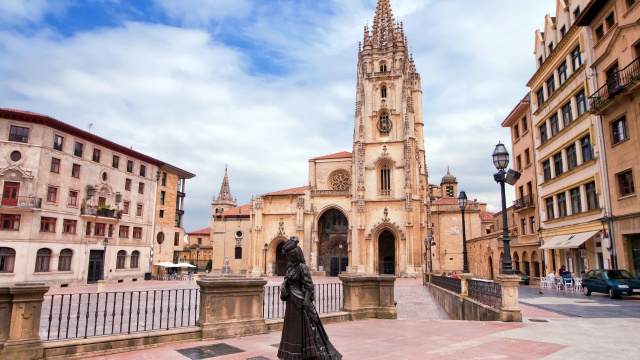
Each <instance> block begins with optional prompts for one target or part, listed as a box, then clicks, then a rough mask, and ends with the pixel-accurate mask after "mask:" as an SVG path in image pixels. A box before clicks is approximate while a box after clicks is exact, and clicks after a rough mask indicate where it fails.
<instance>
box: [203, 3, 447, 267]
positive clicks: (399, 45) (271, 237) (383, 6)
mask: <svg viewBox="0 0 640 360" xmlns="http://www.w3.org/2000/svg"><path fill="white" fill-rule="evenodd" d="M408 49H409V47H408V43H407V38H406V37H405V34H404V29H403V24H402V23H401V22H396V21H395V20H394V18H393V13H392V11H391V7H390V4H389V0H379V1H378V5H377V8H376V12H375V17H374V20H373V24H372V26H371V28H369V27H368V26H366V27H365V28H364V39H363V41H362V42H361V43H360V44H359V46H358V65H357V87H356V107H355V115H354V132H353V133H354V137H353V150H352V152H341V153H337V154H331V155H326V156H319V157H316V158H314V159H311V160H310V161H309V181H308V185H307V186H303V187H299V188H294V189H288V190H283V191H278V192H273V193H268V194H263V195H258V196H254V197H253V198H252V199H251V203H250V204H246V205H244V206H237V204H236V201H235V200H234V199H233V198H232V196H231V191H230V186H229V179H228V176H227V173H226V171H225V176H224V179H223V183H222V187H221V190H220V193H219V195H218V197H217V198H215V197H214V199H213V202H212V217H211V228H210V229H203V230H208V236H207V234H206V231H205V232H204V233H203V232H202V230H201V231H199V232H194V233H192V234H190V237H191V236H199V238H198V239H199V240H198V242H199V243H202V237H204V238H207V237H208V239H207V240H208V241H209V242H210V246H211V252H210V255H211V254H212V256H211V258H212V260H213V268H214V271H216V269H219V268H221V266H222V264H223V262H224V259H225V257H228V258H229V265H230V266H231V269H232V271H233V272H235V273H246V275H247V276H262V275H263V274H264V273H267V274H269V275H284V271H285V268H286V260H285V258H284V255H282V252H281V250H282V246H283V245H284V242H285V241H286V239H287V238H288V237H290V236H297V237H298V238H299V239H300V246H301V248H302V249H303V251H304V255H305V258H306V259H307V264H308V265H309V267H310V269H311V270H312V271H313V274H314V275H316V276H318V275H326V276H337V275H338V274H339V273H341V272H348V273H353V274H394V275H396V276H403V277H413V276H416V275H417V274H419V273H421V272H422V271H424V264H425V260H424V256H425V254H424V239H425V238H426V237H427V234H428V233H429V232H430V231H432V229H431V227H432V224H431V222H430V218H431V214H430V205H431V204H430V203H431V201H432V199H431V195H430V187H429V183H428V172H427V165H426V157H425V150H424V149H425V147H424V135H423V131H424V122H423V116H422V91H421V83H420V75H419V74H418V72H417V70H416V67H415V65H414V61H413V57H412V56H411V55H410V53H409V51H408ZM345 130H346V129H345ZM452 197H453V196H452ZM203 234H204V235H203ZM203 245H207V244H203Z"/></svg>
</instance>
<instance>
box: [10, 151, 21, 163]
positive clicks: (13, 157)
mask: <svg viewBox="0 0 640 360" xmlns="http://www.w3.org/2000/svg"><path fill="white" fill-rule="evenodd" d="M10 158H11V161H13V162H18V161H20V159H22V154H21V153H20V151H17V150H16V151H12V152H11V155H10Z"/></svg>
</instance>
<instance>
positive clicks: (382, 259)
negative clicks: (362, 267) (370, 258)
mask: <svg viewBox="0 0 640 360" xmlns="http://www.w3.org/2000/svg"><path fill="white" fill-rule="evenodd" d="M395 269H396V237H395V236H394V235H393V233H392V232H391V231H389V230H384V231H382V232H381V233H380V235H378V272H379V273H380V274H381V275H382V274H390V275H394V274H395Z"/></svg>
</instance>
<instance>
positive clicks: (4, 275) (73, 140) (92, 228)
mask: <svg viewBox="0 0 640 360" xmlns="http://www.w3.org/2000/svg"><path fill="white" fill-rule="evenodd" d="M0 124H1V126H0V143H1V144H2V154H3V157H2V158H1V159H0V181H1V186H2V189H3V198H2V202H1V205H0V217H1V221H0V224H1V226H2V227H1V229H0V244H1V245H0V282H2V283H15V282H22V281H38V282H45V283H47V284H48V285H76V284H84V283H87V282H89V283H91V282H95V281H97V280H99V279H100V278H101V277H102V275H103V270H104V277H105V279H106V280H107V281H110V282H115V281H118V282H120V281H136V280H142V279H143V278H144V274H145V273H146V272H150V260H151V259H150V258H151V242H152V239H154V237H155V236H154V220H155V216H154V212H155V206H154V205H155V203H156V195H157V192H156V190H157V182H156V175H157V174H158V170H159V169H160V168H163V167H164V168H167V167H170V166H169V165H167V164H165V163H163V162H162V161H159V160H156V159H154V158H151V157H149V156H146V155H144V154H141V153H139V152H136V151H133V150H131V149H129V148H127V147H124V146H121V145H118V144H116V143H114V142H111V141H109V140H106V139H104V138H101V137H99V136H96V135H93V134H91V133H89V132H86V131H83V130H80V129H78V128H75V127H73V126H70V125H68V124H66V123H63V122H61V121H58V120H56V119H53V118H51V117H48V116H44V115H39V114H35V113H31V112H25V111H18V110H11V109H0ZM171 168H172V167H171ZM105 240H106V241H107V246H106V252H105V244H104V242H105Z"/></svg>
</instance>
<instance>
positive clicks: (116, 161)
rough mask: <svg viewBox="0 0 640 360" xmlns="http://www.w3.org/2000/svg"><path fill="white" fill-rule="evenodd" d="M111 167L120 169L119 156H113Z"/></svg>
mask: <svg viewBox="0 0 640 360" xmlns="http://www.w3.org/2000/svg"><path fill="white" fill-rule="evenodd" d="M111 167H114V168H116V169H117V168H118V167H120V157H119V156H118V155H113V160H112V161H111Z"/></svg>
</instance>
